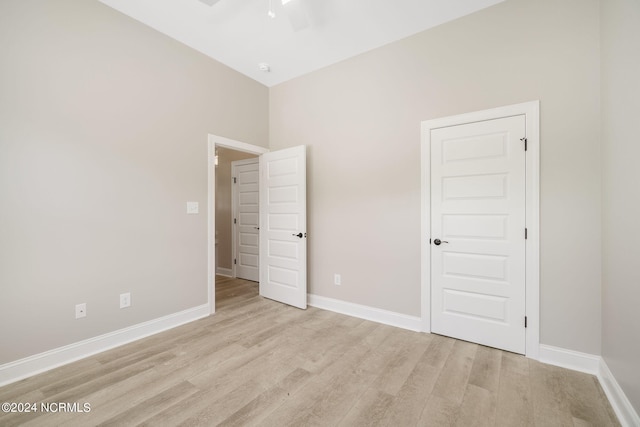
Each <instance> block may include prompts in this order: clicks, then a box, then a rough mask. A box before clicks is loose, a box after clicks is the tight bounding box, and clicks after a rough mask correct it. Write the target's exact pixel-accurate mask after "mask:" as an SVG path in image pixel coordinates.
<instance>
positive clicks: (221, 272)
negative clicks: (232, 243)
mask: <svg viewBox="0 0 640 427" xmlns="http://www.w3.org/2000/svg"><path fill="white" fill-rule="evenodd" d="M216 274H217V275H219V276H225V277H233V270H231V269H230V268H222V267H218V268H216Z"/></svg>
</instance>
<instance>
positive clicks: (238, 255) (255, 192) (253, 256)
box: [231, 158, 260, 282]
mask: <svg viewBox="0 0 640 427" xmlns="http://www.w3.org/2000/svg"><path fill="white" fill-rule="evenodd" d="M231 173H232V175H233V177H234V183H233V210H234V212H233V219H234V224H233V226H234V233H235V236H234V239H235V240H234V243H235V244H234V260H235V270H236V277H238V278H241V279H247V280H253V281H254V282H257V281H258V280H259V277H260V275H259V265H260V263H259V250H258V249H259V224H260V218H259V209H258V207H259V187H258V186H259V179H258V158H255V159H247V160H238V161H235V162H232V163H231Z"/></svg>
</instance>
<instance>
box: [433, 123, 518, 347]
mask: <svg viewBox="0 0 640 427" xmlns="http://www.w3.org/2000/svg"><path fill="white" fill-rule="evenodd" d="M525 136H526V133H525V116H524V115H518V116H513V117H506V118H500V119H495V120H486V121H480V122H476V123H468V124H463V125H457V126H449V127H443V128H438V129H431V135H430V141H431V156H430V157H431V165H430V167H431V171H430V173H431V177H430V181H431V330H432V332H434V333H438V334H443V335H447V336H451V337H455V338H460V339H463V340H467V341H472V342H476V343H479V344H484V345H488V346H492V347H496V348H501V349H504V350H508V351H513V352H516V353H522V354H524V353H525V323H524V322H525V291H526V289H525V273H526V272H525V257H526V254H525V208H526V206H525V200H526V199H525V184H526V183H525V176H526V175H525V172H526V170H525V166H526V159H525V150H524V142H523V140H521V139H522V138H524V137H525ZM436 239H437V240H436Z"/></svg>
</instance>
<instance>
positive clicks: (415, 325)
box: [307, 294, 422, 332]
mask: <svg viewBox="0 0 640 427" xmlns="http://www.w3.org/2000/svg"><path fill="white" fill-rule="evenodd" d="M307 301H308V304H309V305H310V306H312V307H316V308H320V309H323V310H329V311H333V312H335V313H340V314H346V315H347V316H351V317H357V318H359V319H365V320H370V321H372V322H377V323H382V324H385V325H389V326H395V327H398V328H402V329H408V330H410V331H416V332H419V331H421V330H422V326H421V319H420V317H416V316H408V315H406V314H401V313H396V312H394V311H388V310H382V309H380V308H374V307H369V306H366V305H360V304H354V303H351V302H346V301H341V300H337V299H333V298H327V297H322V296H320V295H313V294H308V295H307Z"/></svg>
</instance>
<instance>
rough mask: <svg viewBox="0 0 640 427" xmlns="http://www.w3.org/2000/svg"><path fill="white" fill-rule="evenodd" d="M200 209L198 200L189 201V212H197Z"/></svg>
mask: <svg viewBox="0 0 640 427" xmlns="http://www.w3.org/2000/svg"><path fill="white" fill-rule="evenodd" d="M199 211H200V207H199V205H198V202H187V213H188V214H197V213H198V212H199Z"/></svg>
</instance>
